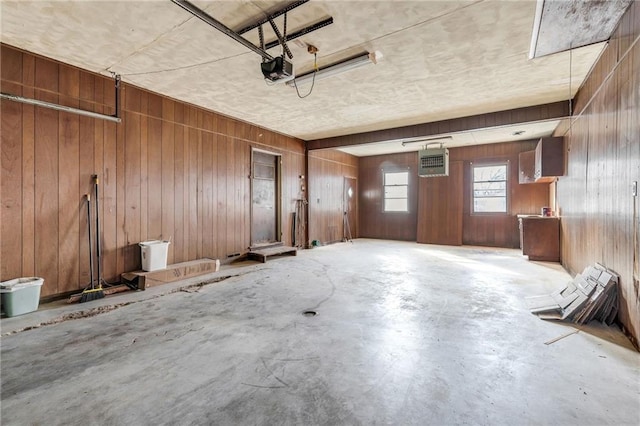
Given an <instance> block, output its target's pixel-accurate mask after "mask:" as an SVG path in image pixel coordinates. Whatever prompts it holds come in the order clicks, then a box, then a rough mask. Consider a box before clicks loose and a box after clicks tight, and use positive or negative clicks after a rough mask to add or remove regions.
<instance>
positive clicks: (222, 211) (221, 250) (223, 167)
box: [216, 136, 230, 259]
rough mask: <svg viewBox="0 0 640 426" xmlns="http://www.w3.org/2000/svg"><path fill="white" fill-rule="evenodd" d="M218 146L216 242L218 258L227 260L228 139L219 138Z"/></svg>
mask: <svg viewBox="0 0 640 426" xmlns="http://www.w3.org/2000/svg"><path fill="white" fill-rule="evenodd" d="M217 145H218V157H217V158H216V160H217V167H216V171H217V186H216V189H217V194H218V206H217V209H216V216H217V226H216V230H217V231H218V237H217V238H216V241H217V243H218V256H220V257H221V258H222V259H224V258H226V257H227V255H229V254H230V252H229V251H228V246H229V244H228V239H227V213H226V212H227V209H228V208H229V207H228V204H227V163H226V161H227V160H226V159H227V138H226V137H224V136H218V137H217Z"/></svg>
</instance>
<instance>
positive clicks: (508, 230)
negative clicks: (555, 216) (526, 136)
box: [449, 140, 549, 248]
mask: <svg viewBox="0 0 640 426" xmlns="http://www.w3.org/2000/svg"><path fill="white" fill-rule="evenodd" d="M537 142H538V141H537V140H531V141H522V142H509V143H497V144H488V145H476V146H470V147H462V148H453V149H451V150H450V151H449V158H450V161H462V162H463V163H464V178H463V189H462V191H463V197H464V201H463V204H462V206H463V216H462V217H463V223H462V231H463V232H462V243H463V244H468V245H479V246H494V247H511V248H517V247H519V246H520V233H519V231H518V219H517V217H516V216H517V215H519V214H540V211H541V208H542V207H544V206H548V205H549V185H548V184H538V183H536V184H526V185H521V184H519V183H518V174H519V169H518V154H519V153H521V152H524V151H531V150H533V149H535V148H536V145H537ZM505 161H506V162H508V167H507V169H508V173H509V184H508V188H509V193H508V198H507V200H508V201H507V213H506V214H504V215H474V214H471V203H472V198H471V195H472V194H471V185H472V177H471V167H472V165H473V164H483V163H492V162H505Z"/></svg>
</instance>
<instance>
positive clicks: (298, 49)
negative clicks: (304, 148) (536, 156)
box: [1, 0, 603, 155]
mask: <svg viewBox="0 0 640 426" xmlns="http://www.w3.org/2000/svg"><path fill="white" fill-rule="evenodd" d="M192 3H194V4H195V5H197V6H198V7H200V8H202V9H204V10H205V11H206V12H207V13H208V14H209V15H211V16H212V17H214V18H215V19H217V20H218V21H221V22H222V23H224V24H225V25H226V26H228V27H230V28H231V29H233V30H236V31H237V30H239V29H241V28H243V27H244V26H246V25H248V24H251V23H253V22H255V21H257V20H259V19H261V18H263V17H264V16H265V14H267V13H271V12H273V11H274V10H277V9H279V8H281V7H282V6H283V4H284V3H283V2H281V1H201V0H193V1H192ZM1 8H2V9H1V16H2V25H1V40H2V42H3V43H6V44H9V45H12V46H16V47H19V48H23V49H25V50H28V51H32V52H35V53H38V54H41V55H44V56H47V57H51V58H54V59H57V60H60V61H63V62H66V63H70V64H73V65H76V66H79V67H82V68H85V69H89V70H92V71H95V72H99V73H101V74H104V75H110V72H115V73H118V74H120V75H121V76H122V79H123V80H124V81H125V82H128V83H131V84H134V85H137V86H140V87H143V88H146V89H149V90H152V91H154V92H158V93H161V94H164V95H167V96H170V97H173V98H176V99H180V100H183V101H186V102H190V103H192V104H195V105H199V106H202V107H205V108H208V109H211V110H214V111H217V112H220V113H223V114H225V115H228V116H231V117H234V118H238V119H240V120H244V121H247V122H251V123H253V124H256V125H259V126H263V127H265V128H268V129H271V130H274V131H277V132H280V133H283V134H286V135H291V136H295V137H298V138H301V139H304V140H313V139H319V138H326V137H332V136H340V135H347V134H353V133H360V132H365V131H373V130H381V129H387V128H392V127H399V126H407V125H413V124H418V123H426V122H432V121H438V120H445V119H451V118H456V117H465V116H470V115H476V114H482V113H487V112H493V111H501V110H508V109H514V108H520V107H525V106H531V105H539V104H545V103H551V102H556V101H561V100H567V99H570V98H571V97H573V95H574V94H575V92H576V91H577V90H578V88H579V86H580V84H581V83H582V81H583V79H584V78H585V76H586V75H587V73H588V72H589V70H590V68H591V66H592V65H593V64H594V62H595V61H596V59H597V57H598V55H599V53H600V52H601V50H602V48H603V44H602V43H600V44H593V45H590V46H586V47H582V48H579V49H573V50H572V51H567V52H562V53H557V54H551V55H546V56H543V57H539V58H535V59H529V49H530V45H531V36H532V30H533V28H534V18H535V16H536V1H535V0H517V1H506V0H499V1H491V0H479V1H453V0H450V1H390V0H387V1H321V0H312V1H310V2H308V3H306V4H304V5H302V6H300V7H298V8H296V9H294V10H293V11H291V12H289V13H288V15H287V18H288V31H289V33H291V32H293V31H295V30H297V29H300V28H303V27H305V26H307V25H309V24H311V23H314V22H317V21H319V20H321V19H325V18H328V17H333V20H334V22H333V24H331V25H329V26H327V27H324V28H321V29H319V30H317V31H314V32H311V33H309V34H307V35H305V36H303V37H301V38H299V39H297V40H295V41H290V42H289V46H290V48H291V50H292V53H293V60H292V62H293V64H294V69H295V72H296V74H298V75H300V74H303V73H305V72H308V71H310V70H311V69H312V68H313V55H311V54H309V53H308V52H307V44H311V45H314V46H316V47H317V48H318V50H319V51H318V66H320V67H323V66H326V65H328V64H332V63H335V62H338V61H341V60H344V59H346V58H349V57H352V56H354V55H358V54H360V53H363V52H373V51H379V52H381V53H382V54H383V58H382V59H381V60H380V61H379V62H378V63H377V64H376V65H371V66H366V67H362V68H359V69H355V70H351V71H349V72H346V73H344V74H341V75H336V76H332V77H330V78H327V79H323V80H321V81H317V82H316V83H315V85H314V87H313V92H312V93H311V94H310V95H309V96H308V97H306V98H304V99H300V98H299V97H298V95H297V94H296V90H295V89H294V88H292V87H289V86H287V85H285V84H276V85H267V84H266V83H265V81H264V79H263V77H262V74H261V71H260V63H261V58H260V56H259V55H258V54H256V53H255V52H252V51H250V50H249V49H247V48H246V47H245V46H242V45H241V44H239V43H237V42H236V41H234V40H232V39H231V38H230V37H227V36H226V35H224V34H223V33H221V32H219V31H217V30H216V29H214V28H212V27H211V26H209V25H207V24H205V23H204V22H202V21H201V20H199V19H197V18H195V17H193V16H192V15H190V14H189V13H187V12H186V11H184V10H183V9H181V8H180V7H178V6H176V5H175V4H173V3H172V2H171V1H169V0H165V1H79V0H78V1H41V0H37V1H24V0H21V1H4V0H3V1H2V3H1ZM276 23H277V25H278V27H279V28H280V30H281V31H282V29H283V28H282V24H283V17H282V16H281V17H279V18H277V19H276ZM264 28H265V39H266V41H267V42H268V41H272V40H274V39H275V36H274V35H273V31H272V30H271V28H269V25H265V26H264ZM244 36H245V37H246V38H247V39H248V40H250V41H251V42H253V43H255V44H256V45H257V44H259V42H258V31H257V30H252V31H250V32H248V33H246V34H244ZM269 53H270V54H272V55H274V56H277V55H280V54H281V49H280V47H276V48H273V49H271V50H269ZM570 86H571V87H570ZM308 89H309V86H308V85H305V86H303V87H300V92H301V94H305V93H306V92H307V91H308ZM556 124H557V123H556ZM529 126H530V127H529V128H527V129H526V130H527V133H528V134H525V135H523V136H522V138H523V139H530V138H531V134H541V135H543V134H542V133H545V132H546V133H547V134H550V133H551V131H553V129H552V128H551V123H550V122H543V123H533V124H529ZM494 130H495V131H494V132H493V133H491V132H487V133H484V132H474V133H465V134H460V135H456V136H455V138H454V139H453V141H456V140H458V139H459V142H460V143H461V144H464V143H467V144H469V143H471V144H475V143H490V142H501V141H504V140H502V139H504V138H507V139H506V140H512V139H508V137H509V136H510V135H511V133H513V129H502V130H500V129H494ZM511 137H512V138H513V136H512V135H511ZM383 145H384V144H375V145H372V148H371V149H372V150H373V151H375V152H376V153H382V151H384V152H385V153H386V152H398V151H399V150H402V149H401V148H398V146H400V147H401V145H400V144H399V143H397V142H396V143H395V145H393V146H391V145H388V146H387V147H386V148H384V147H383ZM447 146H452V145H451V144H449V143H447ZM393 147H395V148H393ZM405 148H407V149H409V148H408V147H405ZM349 149H350V148H346V149H345V150H347V151H348V150H349ZM394 149H395V150H394ZM416 149H419V146H417V147H416V146H413V147H411V150H416ZM376 150H378V151H380V152H378V151H376ZM373 151H367V150H366V147H358V148H353V149H352V150H351V152H352V153H353V154H355V155H372V154H371V152H373Z"/></svg>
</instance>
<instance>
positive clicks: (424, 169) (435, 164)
mask: <svg viewBox="0 0 640 426" xmlns="http://www.w3.org/2000/svg"><path fill="white" fill-rule="evenodd" d="M418 175H419V176H421V177H435V176H449V150H448V149H446V148H440V149H423V150H421V151H419V152H418Z"/></svg>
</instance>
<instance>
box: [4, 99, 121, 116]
mask: <svg viewBox="0 0 640 426" xmlns="http://www.w3.org/2000/svg"><path fill="white" fill-rule="evenodd" d="M0 97H1V98H2V99H7V100H10V101H15V102H20V103H23V104H28V105H35V106H40V107H44V108H50V109H55V110H58V111H64V112H70V113H73V114H79V115H85V116H87V117H92V118H99V119H102V120H108V121H113V122H115V123H120V121H121V120H120V117H115V116H113V115H105V114H99V113H97V112H92V111H86V110H84V109H78V108H73V107H68V106H64V105H59V104H53V103H51V102H45V101H39V100H37V99H31V98H23V97H22V96H17V95H10V94H8V93H1V94H0Z"/></svg>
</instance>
